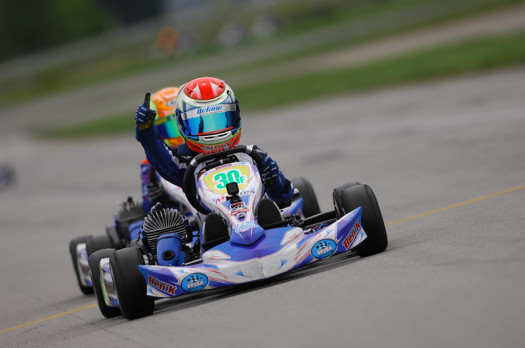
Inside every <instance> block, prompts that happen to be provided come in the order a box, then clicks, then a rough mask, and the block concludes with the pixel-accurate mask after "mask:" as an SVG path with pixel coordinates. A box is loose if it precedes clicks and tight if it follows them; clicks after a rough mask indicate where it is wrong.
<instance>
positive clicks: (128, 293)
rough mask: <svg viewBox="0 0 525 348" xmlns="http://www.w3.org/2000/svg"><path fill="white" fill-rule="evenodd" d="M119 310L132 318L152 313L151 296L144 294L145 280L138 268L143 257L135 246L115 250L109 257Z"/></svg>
mask: <svg viewBox="0 0 525 348" xmlns="http://www.w3.org/2000/svg"><path fill="white" fill-rule="evenodd" d="M109 262H110V265H111V272H112V274H113V281H114V283H115V289H116V291H117V297H118V301H119V306H120V310H121V311H122V315H123V316H124V318H126V319H129V320H132V319H137V318H141V317H145V316H147V315H150V314H152V313H153V310H154V309H155V304H154V302H153V298H152V297H149V296H148V295H146V281H145V280H144V277H143V276H142V273H140V271H139V269H138V265H144V258H143V256H142V253H141V252H140V250H139V249H137V248H135V247H130V248H124V249H120V250H117V251H115V252H114V253H113V254H112V255H111V256H110V258H109Z"/></svg>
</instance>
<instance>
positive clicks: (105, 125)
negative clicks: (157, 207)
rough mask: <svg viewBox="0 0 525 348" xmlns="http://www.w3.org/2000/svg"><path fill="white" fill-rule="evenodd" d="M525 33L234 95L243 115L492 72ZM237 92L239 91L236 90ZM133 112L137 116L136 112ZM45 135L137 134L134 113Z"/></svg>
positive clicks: (518, 50)
mask: <svg viewBox="0 0 525 348" xmlns="http://www.w3.org/2000/svg"><path fill="white" fill-rule="evenodd" d="M523 42H525V31H520V32H517V33H512V34H507V35H503V36H494V37H485V38H478V39H471V40H466V41H462V42H458V43H454V44H448V45H443V46H439V47H435V48H431V49H426V50H422V51H420V52H413V53H407V54H403V55H400V56H397V57H393V58H389V59H384V60H381V61H377V62H371V63H365V64H363V65H359V66H355V67H350V68H343V69H334V70H328V71H327V70H324V71H319V72H314V73H308V74H304V75H301V76H297V77H289V78H283V79H276V80H273V81H271V82H265V83H260V84H253V85H250V86H247V87H243V88H239V89H236V95H237V96H238V98H239V100H240V101H241V106H242V108H243V110H244V111H246V110H247V109H248V110H250V109H251V110H260V109H263V108H270V107H275V106H284V105H288V104H293V103H297V102H301V101H312V100H313V99H314V98H320V97H332V96H335V95H338V94H343V93H350V92H355V91H363V90H370V89H374V88H380V87H388V86H395V85H400V84H406V83H411V82H420V81H428V80H432V79H438V78H444V77H451V76H458V75H462V74H468V73H475V72H481V71H488V70H493V69H497V68H503V67H510V66H515V65H519V64H523V63H525V45H524V44H523ZM233 87H234V89H235V86H233ZM132 111H133V110H132ZM132 111H130V113H129V115H120V116H117V117H114V118H105V119H104V120H96V121H92V122H89V123H85V124H81V125H78V126H74V127H68V128H61V129H57V130H53V131H46V132H45V133H43V135H45V136H46V137H58V138H78V137H92V136H101V135H104V134H115V133H126V132H127V133H130V134H131V133H133V131H134V124H133V112H132Z"/></svg>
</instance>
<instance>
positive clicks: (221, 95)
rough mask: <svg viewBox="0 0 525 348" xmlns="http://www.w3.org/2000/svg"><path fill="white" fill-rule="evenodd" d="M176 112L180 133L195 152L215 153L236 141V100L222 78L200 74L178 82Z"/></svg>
mask: <svg viewBox="0 0 525 348" xmlns="http://www.w3.org/2000/svg"><path fill="white" fill-rule="evenodd" d="M175 113H176V115H177V124H178V126H179V131H180V134H181V135H182V137H183V138H184V141H185V143H186V145H187V146H188V147H189V148H190V150H192V151H194V152H198V153H204V154H208V153H215V152H219V151H223V150H226V149H229V148H232V147H235V145H237V144H238V143H239V140H240V137H241V112H240V110H239V101H238V100H237V99H236V98H235V95H234V93H233V90H232V89H231V88H230V86H228V85H227V84H226V83H225V82H224V81H223V80H221V79H218V78H215V77H199V78H196V79H194V80H191V81H190V82H188V83H186V84H184V85H183V86H181V88H180V93H179V95H178V96H177V101H176V111H175Z"/></svg>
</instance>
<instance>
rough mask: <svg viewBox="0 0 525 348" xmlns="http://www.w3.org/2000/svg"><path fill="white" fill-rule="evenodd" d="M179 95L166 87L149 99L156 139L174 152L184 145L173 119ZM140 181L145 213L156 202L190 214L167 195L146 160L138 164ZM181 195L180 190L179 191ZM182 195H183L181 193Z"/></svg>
mask: <svg viewBox="0 0 525 348" xmlns="http://www.w3.org/2000/svg"><path fill="white" fill-rule="evenodd" d="M178 93H179V88H177V87H166V88H163V89H161V90H159V91H157V92H156V93H155V94H153V96H152V97H151V101H152V102H153V103H152V104H151V106H152V111H153V112H154V113H155V114H156V115H157V117H156V118H155V120H154V122H153V123H154V125H155V127H153V128H155V129H156V130H157V134H158V137H159V138H160V139H162V141H164V143H165V144H166V146H167V147H168V148H169V149H170V150H171V151H174V150H175V149H176V148H177V146H179V145H181V144H183V143H184V140H183V138H182V137H181V135H180V133H179V130H178V128H177V121H176V119H175V100H176V99H177V95H178ZM140 169H141V175H140V177H141V180H142V207H143V209H144V211H145V212H146V213H147V212H149V211H150V209H151V207H153V206H154V205H155V204H156V203H157V202H160V203H162V205H163V206H164V207H166V208H176V209H178V210H179V211H180V212H181V213H183V214H185V213H190V211H189V208H188V207H186V206H185V205H184V204H182V203H181V202H178V201H177V200H175V199H174V197H172V196H171V195H169V194H168V193H167V192H166V190H165V189H164V187H163V186H162V184H161V183H160V182H159V179H160V177H159V175H158V174H156V173H155V171H152V166H151V164H150V163H149V162H148V160H147V159H146V158H144V160H142V163H141V164H140ZM152 174H153V175H156V176H157V177H156V178H151V177H150V175H152ZM181 193H182V190H181ZM182 195H183V193H182Z"/></svg>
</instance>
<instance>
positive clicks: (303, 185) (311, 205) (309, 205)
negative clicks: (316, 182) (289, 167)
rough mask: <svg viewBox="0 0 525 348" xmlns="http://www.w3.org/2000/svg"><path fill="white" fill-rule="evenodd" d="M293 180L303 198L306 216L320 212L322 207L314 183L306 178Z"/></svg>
mask: <svg viewBox="0 0 525 348" xmlns="http://www.w3.org/2000/svg"><path fill="white" fill-rule="evenodd" d="M291 181H292V184H293V186H294V187H295V188H297V189H298V190H299V196H301V197H302V198H303V214H304V217H310V216H313V215H316V214H319V213H320V212H321V209H320V208H319V202H318V200H317V196H316V194H315V191H314V188H313V186H312V184H311V183H310V182H309V181H308V180H306V179H305V178H294V179H292V180H291Z"/></svg>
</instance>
